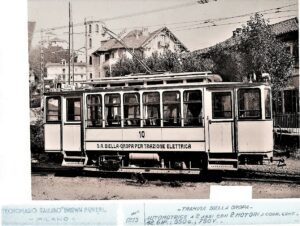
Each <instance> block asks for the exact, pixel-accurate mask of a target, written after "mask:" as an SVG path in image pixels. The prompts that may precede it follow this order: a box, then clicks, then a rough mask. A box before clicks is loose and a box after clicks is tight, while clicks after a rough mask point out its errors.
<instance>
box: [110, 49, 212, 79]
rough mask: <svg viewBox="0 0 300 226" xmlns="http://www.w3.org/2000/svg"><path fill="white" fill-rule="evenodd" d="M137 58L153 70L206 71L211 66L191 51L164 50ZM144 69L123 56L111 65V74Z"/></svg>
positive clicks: (208, 60)
mask: <svg viewBox="0 0 300 226" xmlns="http://www.w3.org/2000/svg"><path fill="white" fill-rule="evenodd" d="M139 59H141V60H143V61H144V63H145V64H146V65H147V66H148V67H149V68H150V69H151V70H152V71H153V72H191V71H208V70H211V69H212V68H213V62H212V61H211V60H210V59H205V58H201V57H199V56H197V55H196V54H193V53H187V54H184V56H183V55H182V54H179V53H177V52H171V51H169V50H168V51H166V52H164V53H163V54H158V53H157V52H154V53H152V55H151V56H150V57H148V58H145V59H143V58H142V57H141V56H139ZM145 72H146V71H145V69H144V68H143V67H142V66H141V65H140V64H139V63H138V61H137V60H136V59H135V58H133V59H128V58H126V57H123V58H121V59H119V60H118V61H117V63H116V64H114V65H113V66H112V76H122V75H126V74H131V73H145Z"/></svg>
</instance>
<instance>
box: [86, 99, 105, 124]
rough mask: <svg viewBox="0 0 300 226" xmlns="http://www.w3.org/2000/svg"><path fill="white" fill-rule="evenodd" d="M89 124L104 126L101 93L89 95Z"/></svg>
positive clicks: (87, 103)
mask: <svg viewBox="0 0 300 226" xmlns="http://www.w3.org/2000/svg"><path fill="white" fill-rule="evenodd" d="M86 101H87V102H86V105H87V126H88V127H99V126H102V99H101V95H98V94H95V95H87V98H86Z"/></svg>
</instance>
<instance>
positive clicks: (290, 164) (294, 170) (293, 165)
mask: <svg viewBox="0 0 300 226" xmlns="http://www.w3.org/2000/svg"><path fill="white" fill-rule="evenodd" d="M283 159H284V160H285V164H286V165H285V166H278V164H277V162H273V163H269V164H268V163H267V164H264V165H241V166H239V168H240V169H246V170H253V171H256V172H257V171H259V172H263V173H279V174H294V175H300V159H295V158H283Z"/></svg>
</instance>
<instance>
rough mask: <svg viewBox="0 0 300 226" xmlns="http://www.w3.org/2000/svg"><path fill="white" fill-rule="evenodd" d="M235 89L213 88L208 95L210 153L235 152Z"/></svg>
mask: <svg viewBox="0 0 300 226" xmlns="http://www.w3.org/2000/svg"><path fill="white" fill-rule="evenodd" d="M233 100H234V98H233V90H222V91H219V90H215V91H214V90H211V91H209V92H208V97H207V103H208V105H207V108H208V114H207V125H208V141H209V146H208V149H209V152H210V153H232V152H234V150H235V149H234V110H233V106H234V104H233Z"/></svg>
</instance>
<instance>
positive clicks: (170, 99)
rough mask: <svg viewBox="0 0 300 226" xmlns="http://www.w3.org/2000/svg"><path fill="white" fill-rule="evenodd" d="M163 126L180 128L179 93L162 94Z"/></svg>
mask: <svg viewBox="0 0 300 226" xmlns="http://www.w3.org/2000/svg"><path fill="white" fill-rule="evenodd" d="M163 121H164V126H180V125H181V116H180V92H178V91H167V92H164V93H163Z"/></svg>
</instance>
